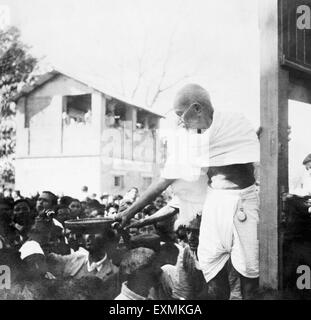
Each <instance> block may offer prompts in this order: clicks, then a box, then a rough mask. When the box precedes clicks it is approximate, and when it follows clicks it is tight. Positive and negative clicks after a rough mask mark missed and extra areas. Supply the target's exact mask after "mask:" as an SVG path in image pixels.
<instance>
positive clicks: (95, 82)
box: [13, 69, 164, 118]
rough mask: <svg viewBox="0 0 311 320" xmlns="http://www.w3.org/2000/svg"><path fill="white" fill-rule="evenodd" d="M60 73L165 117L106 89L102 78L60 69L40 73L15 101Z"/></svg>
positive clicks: (14, 98) (105, 93) (16, 96)
mask: <svg viewBox="0 0 311 320" xmlns="http://www.w3.org/2000/svg"><path fill="white" fill-rule="evenodd" d="M59 75H64V76H66V77H68V78H71V79H74V80H76V81H78V82H80V83H82V84H84V85H86V86H88V87H90V88H92V89H94V90H96V91H99V92H101V93H102V94H104V95H105V96H108V97H111V98H114V99H117V100H119V101H121V102H123V103H125V104H127V105H130V106H133V107H136V108H138V109H142V110H145V111H146V112H148V113H151V114H154V115H156V116H158V117H161V118H164V115H163V114H161V113H159V112H156V111H154V110H151V109H149V108H147V107H142V106H140V105H138V103H135V101H129V100H128V99H125V98H123V97H121V96H120V95H119V94H117V93H114V92H111V90H106V88H104V85H103V83H102V79H101V78H96V77H93V76H88V75H74V74H72V73H68V72H67V71H66V72H64V71H60V70H59V69H58V70H56V69H54V70H52V71H49V72H47V73H45V74H43V75H40V76H39V77H37V79H36V81H35V83H33V84H32V85H25V86H24V87H23V88H22V89H21V90H20V92H19V93H18V94H16V95H15V96H14V97H13V101H15V102H16V101H18V100H19V99H20V98H21V97H23V96H27V95H28V94H30V93H31V92H32V91H34V90H35V89H37V88H38V87H40V86H42V85H43V84H45V83H47V82H49V81H50V80H52V79H54V78H55V77H57V76H59Z"/></svg>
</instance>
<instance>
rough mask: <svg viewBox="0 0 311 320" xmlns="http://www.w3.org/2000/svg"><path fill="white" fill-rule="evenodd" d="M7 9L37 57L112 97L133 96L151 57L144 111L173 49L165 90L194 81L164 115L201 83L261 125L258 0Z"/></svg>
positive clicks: (13, 3) (302, 145)
mask: <svg viewBox="0 0 311 320" xmlns="http://www.w3.org/2000/svg"><path fill="white" fill-rule="evenodd" d="M0 4H6V5H7V6H8V7H9V9H10V18H11V23H12V24H14V25H16V26H18V27H19V28H20V30H21V31H22V36H23V39H24V40H25V41H26V42H27V43H28V44H30V45H31V46H32V47H33V51H34V53H35V54H37V55H39V56H45V57H46V61H48V62H50V63H51V64H52V65H55V66H59V67H61V68H64V69H68V71H71V70H73V71H74V72H78V73H79V72H81V73H87V74H92V75H94V76H96V77H100V78H102V81H103V83H104V84H105V87H107V88H111V90H112V91H119V92H121V91H122V90H123V89H122V86H123V87H124V89H125V91H127V92H128V93H129V92H131V90H132V89H133V87H134V85H135V81H136V75H137V70H138V61H139V57H143V60H142V61H143V62H142V70H144V71H145V75H144V79H143V81H142V84H141V87H140V90H139V92H138V96H137V97H136V100H137V101H139V103H141V104H142V105H144V103H145V96H146V91H147V90H148V88H151V89H149V90H151V92H152V89H153V88H154V86H155V85H156V84H157V79H159V75H160V73H161V70H162V65H163V61H164V59H165V57H166V55H167V52H168V49H170V51H169V52H170V54H169V59H168V63H167V71H166V78H165V79H166V80H165V84H167V85H170V84H171V83H174V82H175V81H176V80H179V79H181V78H182V77H183V76H184V75H186V74H188V75H190V77H189V78H187V80H184V81H182V82H180V83H178V85H177V86H176V87H174V88H172V89H171V90H169V91H167V92H166V93H165V94H163V96H162V98H161V99H160V100H159V101H158V103H157V104H156V105H155V106H154V108H155V109H156V110H158V111H160V112H166V111H167V110H169V109H170V108H171V107H172V100H173V97H174V94H175V92H176V90H177V89H178V88H179V87H180V86H181V85H183V84H185V83H187V82H197V83H199V84H201V85H202V86H204V87H205V88H206V89H208V90H209V91H210V94H211V96H212V101H213V104H214V106H215V108H218V109H221V110H232V111H239V112H243V113H244V114H245V115H246V116H247V117H248V118H249V119H250V120H251V121H252V123H253V124H254V126H255V127H258V126H259V122H260V119H259V28H258V7H257V6H258V3H257V0H230V1H212V0H53V1H52V0H0ZM169 43H171V46H169ZM292 110H294V111H291V112H292V113H291V117H290V122H291V125H292V127H293V137H292V138H293V139H292V143H291V158H293V159H294V158H295V159H294V160H293V159H292V160H291V163H292V164H294V167H295V168H298V167H299V169H301V168H302V167H301V164H300V162H301V159H300V158H301V157H302V156H303V155H304V154H306V153H310V152H311V148H310V149H308V148H309V145H308V142H307V140H306V139H305V138H304V136H305V134H306V132H305V131H304V132H303V129H302V128H304V126H303V122H304V121H305V122H306V125H307V119H309V117H310V116H311V111H309V109H308V108H307V107H306V106H300V107H299V108H293V109H292ZM300 110H301V111H300ZM310 110H311V109H310ZM298 113H299V114H300V115H299V116H295V117H294V116H293V114H295V115H296V114H298ZM310 134H311V132H310ZM296 142H297V143H296ZM294 155H296V156H295V157H294ZM295 170H296V169H295ZM297 170H298V169H297Z"/></svg>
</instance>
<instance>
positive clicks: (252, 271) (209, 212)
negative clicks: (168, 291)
mask: <svg viewBox="0 0 311 320" xmlns="http://www.w3.org/2000/svg"><path fill="white" fill-rule="evenodd" d="M244 218H246V219H244ZM258 221H259V197H258V193H257V191H256V187H255V186H251V187H249V188H246V189H243V190H226V189H212V188H209V189H208V192H207V197H206V200H205V204H204V208H203V213H202V221H201V227H200V238H199V247H198V258H199V262H200V268H201V270H202V272H203V274H204V277H205V280H206V282H209V281H210V280H212V279H213V278H214V277H215V276H216V275H217V274H218V272H219V271H220V270H221V269H222V268H223V267H224V266H225V264H226V262H227V261H228V259H229V258H230V256H231V261H232V265H233V267H234V268H235V269H236V270H237V271H238V272H239V273H240V274H242V275H243V276H245V277H247V278H257V277H258V276H259V259H258V249H259V248H258V239H257V225H258Z"/></svg>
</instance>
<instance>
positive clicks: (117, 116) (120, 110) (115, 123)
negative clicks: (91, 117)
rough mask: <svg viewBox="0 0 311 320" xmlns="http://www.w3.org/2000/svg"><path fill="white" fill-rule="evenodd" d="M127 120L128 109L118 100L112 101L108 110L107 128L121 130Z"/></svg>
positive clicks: (108, 105)
mask: <svg viewBox="0 0 311 320" xmlns="http://www.w3.org/2000/svg"><path fill="white" fill-rule="evenodd" d="M125 120H126V107H125V105H124V104H123V103H121V102H118V101H117V100H111V101H109V102H108V104H107V108H106V126H107V127H110V128H112V127H113V128H119V127H122V126H123V122H124V121H125Z"/></svg>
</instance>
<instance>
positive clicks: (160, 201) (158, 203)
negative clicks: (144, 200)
mask: <svg viewBox="0 0 311 320" xmlns="http://www.w3.org/2000/svg"><path fill="white" fill-rule="evenodd" d="M153 204H154V206H155V208H156V209H157V210H160V209H161V208H162V207H163V205H164V198H163V196H162V195H159V196H157V197H156V199H155V200H154V202H153Z"/></svg>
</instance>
